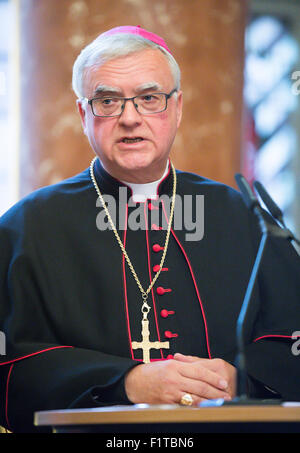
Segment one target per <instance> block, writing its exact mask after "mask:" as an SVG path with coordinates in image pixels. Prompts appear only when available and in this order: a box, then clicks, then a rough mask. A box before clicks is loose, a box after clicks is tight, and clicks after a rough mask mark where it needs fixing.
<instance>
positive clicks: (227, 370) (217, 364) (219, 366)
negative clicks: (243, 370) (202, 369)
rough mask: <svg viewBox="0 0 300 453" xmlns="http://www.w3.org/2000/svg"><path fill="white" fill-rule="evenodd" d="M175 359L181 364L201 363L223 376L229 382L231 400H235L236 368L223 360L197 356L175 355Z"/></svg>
mask: <svg viewBox="0 0 300 453" xmlns="http://www.w3.org/2000/svg"><path fill="white" fill-rule="evenodd" d="M174 359H175V360H178V361H180V362H186V363H193V362H199V361H200V362H201V363H202V365H203V366H206V367H208V369H210V370H212V371H215V372H216V373H218V374H220V375H221V376H223V378H224V379H225V380H226V381H227V383H228V387H227V389H226V390H227V393H228V394H229V396H230V398H234V397H235V396H236V368H235V367H234V366H233V365H231V364H230V363H228V362H226V361H225V360H223V359H202V358H199V357H195V356H187V355H183V354H179V353H177V354H175V355H174Z"/></svg>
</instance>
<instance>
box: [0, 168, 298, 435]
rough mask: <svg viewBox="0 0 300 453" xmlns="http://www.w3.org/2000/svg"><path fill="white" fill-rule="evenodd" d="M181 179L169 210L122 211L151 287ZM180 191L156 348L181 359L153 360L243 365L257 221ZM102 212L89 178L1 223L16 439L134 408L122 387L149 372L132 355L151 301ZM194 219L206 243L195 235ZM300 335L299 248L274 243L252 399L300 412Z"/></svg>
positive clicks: (162, 279) (150, 206) (258, 309)
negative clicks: (295, 406)
mask: <svg viewBox="0 0 300 453" xmlns="http://www.w3.org/2000/svg"><path fill="white" fill-rule="evenodd" d="M95 173H96V178H97V181H98V184H99V186H100V188H101V191H102V193H103V194H106V195H107V194H108V195H110V196H113V197H115V198H116V199H118V197H120V193H121V192H120V191H119V189H120V188H121V189H122V190H124V185H122V184H121V183H120V182H118V181H117V180H115V179H114V178H112V177H111V176H110V175H108V174H107V173H106V172H105V171H104V170H103V168H102V167H101V166H100V163H99V161H97V162H96V165H95ZM172 179H173V178H172V173H171V172H169V174H168V175H167V177H166V178H165V179H164V180H163V181H162V182H161V183H160V186H159V189H158V194H159V195H164V196H165V201H161V200H160V198H159V197H157V199H156V200H151V201H150V200H147V202H145V203H140V204H138V205H135V206H131V205H130V204H129V205H128V204H127V202H126V201H127V199H128V198H129V197H130V195H131V193H130V191H128V194H127V196H128V198H125V202H122V203H120V206H119V205H117V206H116V209H115V212H113V213H112V214H113V218H114V220H115V222H116V224H117V226H118V231H119V234H120V238H121V240H122V242H123V244H124V245H125V247H126V250H127V252H128V255H129V257H130V259H131V261H132V263H133V265H134V268H135V269H136V272H137V274H138V277H139V279H140V281H141V284H142V285H143V287H144V288H147V287H148V285H149V282H150V279H153V277H154V275H155V272H156V271H157V270H156V269H157V267H155V266H157V265H158V264H159V263H160V260H161V256H162V248H163V246H164V241H165V235H166V229H165V225H166V221H165V217H166V216H168V214H169V207H168V206H166V203H167V198H168V197H167V196H166V195H171V193H172ZM177 183H178V185H177V194H178V195H177V198H178V199H177V200H176V203H177V208H178V209H177V210H176V211H175V215H176V216H177V217H176V219H175V218H174V228H173V229H172V232H171V235H170V243H169V248H168V251H167V255H166V261H165V263H164V266H163V271H162V272H161V274H160V276H159V279H158V280H157V282H156V283H155V285H154V287H153V290H152V291H151V293H150V296H149V305H150V306H151V310H150V313H149V321H150V339H151V341H157V340H159V341H169V344H170V348H169V349H168V350H167V349H160V350H154V349H153V350H151V359H153V360H162V359H171V358H172V355H173V354H174V353H175V352H181V353H182V354H191V355H195V356H199V357H206V358H215V357H220V358H223V359H224V360H227V361H229V362H231V363H234V359H235V355H236V336H235V335H236V321H237V317H238V315H239V312H240V309H241V304H242V302H243V299H244V295H245V291H246V288H247V284H248V281H249V277H250V273H251V270H252V266H253V263H254V260H255V256H256V253H257V249H258V245H259V241H260V236H261V234H260V231H259V228H258V225H257V221H256V219H255V218H254V217H253V216H252V214H251V213H249V212H248V210H247V209H246V207H245V206H244V204H243V202H242V200H241V197H240V195H239V194H238V193H237V192H236V191H235V190H234V189H232V188H230V187H227V186H224V185H222V184H219V183H215V182H213V181H209V180H207V179H205V178H202V177H200V176H198V175H194V174H191V173H185V172H180V171H177ZM122 194H123V192H122ZM122 196H123V195H122ZM108 198H109V197H108ZM108 198H107V200H108V201H107V202H108V205H109V199H108ZM162 198H163V197H162ZM111 200H112V198H111ZM191 200H192V204H191ZM181 202H182V209H183V210H184V206H187V210H186V218H187V216H190V214H191V212H193V219H190V221H189V222H185V220H184V219H182V226H183V228H181V225H180V215H179V214H178V213H179V211H180V209H179V207H180V206H179V204H180V203H181ZM203 202H204V211H203V212H202V210H201V209H200V207H201V203H202V206H203ZM110 206H111V208H112V210H113V205H112V204H110ZM103 212H104V211H103V209H102V207H101V205H100V204H99V199H98V201H97V194H96V192H95V189H94V187H93V184H92V182H91V179H90V175H89V170H88V169H87V170H85V171H83V172H82V173H81V174H79V175H77V176H75V177H73V178H70V179H68V180H66V181H64V182H62V183H59V184H57V185H54V186H50V187H47V188H43V189H40V190H38V191H36V192H34V193H33V194H31V195H29V196H28V197H26V198H25V199H23V200H21V201H20V202H19V203H17V204H16V205H15V206H14V207H13V208H11V209H10V210H9V211H8V212H7V213H6V214H5V215H4V216H2V218H1V220H0V241H1V242H0V243H1V260H0V291H1V292H0V330H1V331H2V332H4V333H5V339H6V354H5V355H1V356H0V359H1V362H2V363H1V366H0V379H1V382H0V424H2V425H5V426H7V427H8V428H9V429H11V430H13V431H15V432H18V431H30V430H33V429H34V426H33V414H34V412H35V411H40V410H51V409H64V408H70V407H95V406H99V405H111V404H122V403H124V404H129V401H128V400H127V398H126V395H125V392H124V386H123V378H124V375H125V374H126V372H127V371H128V370H130V369H131V368H132V367H133V366H135V365H137V364H139V363H142V351H141V350H133V349H132V345H131V342H132V341H140V340H141V319H142V313H141V304H142V302H141V300H142V299H141V294H140V291H139V289H138V287H137V284H136V282H135V280H134V278H133V276H132V274H131V272H130V270H129V267H128V265H127V263H126V261H125V259H124V256H123V255H122V252H121V249H120V247H119V245H118V243H117V241H116V238H115V236H114V234H113V232H112V230H111V229H109V228H106V229H104V228H103V223H104V222H105V221H107V219H106V218H105V216H104V215H103ZM201 213H202V214H201ZM203 213H204V216H203ZM114 214H116V215H115V216H114ZM201 216H202V217H201ZM163 219H164V220H163ZM192 220H193V222H194V225H196V224H197V222H198V224H199V225H200V226H199V225H198V227H199V229H200V230H201V228H202V233H203V234H202V235H201V234H200V235H199V234H198V237H197V235H196V234H195V236H187V234H189V233H190V234H192V233H193V232H192V231H189V229H190V228H191V225H192V223H191V222H192ZM201 222H202V223H201ZM101 225H102V226H101ZM132 225H139V226H140V228H138V229H136V231H133V229H134V227H133V226H132ZM142 225H143V227H142ZM145 225H147V226H148V228H145ZM200 230H199V231H200ZM198 233H199V232H198ZM200 233H201V231H200ZM200 236H201V237H200ZM202 236H203V237H202ZM195 238H196V239H197V240H194V239H195ZM299 330H300V259H299V256H298V255H297V253H296V251H295V250H294V248H293V247H292V246H291V245H289V244H288V243H287V241H284V240H283V239H269V240H268V243H267V248H266V252H265V256H264V260H263V265H262V268H261V272H260V275H259V279H258V282H257V285H256V288H255V293H254V297H253V299H252V301H251V309H250V312H249V315H248V317H247V324H246V331H245V341H246V343H247V347H246V351H247V355H246V357H247V370H248V375H249V382H248V384H249V393H250V394H251V395H252V396H264V397H265V396H271V397H273V396H274V395H275V394H274V393H272V392H270V393H268V392H269V390H266V387H267V388H268V389H271V390H272V391H274V392H276V395H277V396H278V397H281V398H283V399H286V400H300V386H299V378H300V355H298V352H300V351H299V348H298V345H297V341H296V340H295V336H297V335H299ZM2 337H3V335H2ZM2 352H3V351H2Z"/></svg>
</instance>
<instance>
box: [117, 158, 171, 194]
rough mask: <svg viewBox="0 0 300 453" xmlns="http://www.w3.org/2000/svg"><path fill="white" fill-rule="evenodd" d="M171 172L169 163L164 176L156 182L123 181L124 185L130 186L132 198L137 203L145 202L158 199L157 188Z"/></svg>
mask: <svg viewBox="0 0 300 453" xmlns="http://www.w3.org/2000/svg"><path fill="white" fill-rule="evenodd" d="M168 171H169V162H167V165H166V167H165V171H164V173H163V174H162V176H161V177H160V178H159V179H157V180H156V181H151V182H147V183H132V182H129V181H122V182H123V183H124V184H126V185H127V186H129V187H130V188H131V190H132V198H133V201H135V202H144V201H145V200H146V199H147V198H148V199H149V198H150V199H153V198H157V188H158V186H159V183H160V182H161V181H162V180H163V179H164V178H165V176H166V175H167V174H168Z"/></svg>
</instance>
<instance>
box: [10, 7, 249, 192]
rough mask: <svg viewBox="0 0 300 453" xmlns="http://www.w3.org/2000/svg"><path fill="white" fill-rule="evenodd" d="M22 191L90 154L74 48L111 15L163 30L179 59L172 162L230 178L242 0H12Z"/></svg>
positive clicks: (235, 163) (237, 127)
mask: <svg viewBox="0 0 300 453" xmlns="http://www.w3.org/2000/svg"><path fill="white" fill-rule="evenodd" d="M19 5H20V6H19V8H20V56H21V57H20V58H21V61H20V67H21V87H20V88H21V90H20V92H21V126H20V129H21V139H20V190H21V195H25V194H26V193H28V192H30V191H32V190H34V189H36V188H38V187H41V186H44V185H48V184H52V183H55V182H57V181H60V180H62V179H64V178H67V177H69V176H71V175H73V174H75V173H77V172H79V171H81V170H82V169H84V168H86V167H87V166H88V164H89V162H90V159H91V157H92V156H93V153H92V151H91V150H90V147H89V144H88V141H87V139H86V137H85V136H84V135H83V133H82V128H81V123H80V119H79V116H78V114H77V109H76V97H75V95H74V93H73V91H72V88H71V76H72V65H73V62H74V60H75V58H76V56H77V54H78V53H79V51H80V50H81V48H82V47H83V46H84V45H85V44H87V43H88V42H90V41H91V40H92V39H93V38H94V37H96V36H97V35H98V34H99V33H101V32H102V31H104V30H106V29H108V28H110V27H114V26H117V25H125V24H130V25H132V24H134V25H135V24H136V25H138V24H139V25H141V26H142V27H144V28H147V29H149V30H151V31H153V32H155V33H158V34H161V35H162V36H164V38H165V39H166V41H167V43H168V45H169V47H170V48H171V49H172V51H173V53H174V56H175V57H176V59H177V60H178V62H179V64H180V66H181V68H182V89H183V92H184V116H183V121H182V125H181V127H180V130H179V132H178V136H177V138H176V140H175V143H174V147H173V150H172V159H173V162H174V164H175V165H176V167H177V168H180V169H183V170H188V171H193V172H197V173H200V174H202V175H203V176H206V177H209V178H213V179H217V180H219V181H222V182H225V183H227V184H230V185H233V184H234V178H233V175H234V173H235V172H236V171H239V169H240V151H241V140H242V139H241V136H242V135H241V134H242V111H243V100H242V90H243V64H244V30H245V23H246V16H247V10H246V5H247V1H245V0H222V1H220V0H201V1H199V0H188V1H184V0H165V1H162V0H152V1H151V2H150V1H148V0H101V2H100V1H99V0H85V1H84V0H38V1H37V0H19Z"/></svg>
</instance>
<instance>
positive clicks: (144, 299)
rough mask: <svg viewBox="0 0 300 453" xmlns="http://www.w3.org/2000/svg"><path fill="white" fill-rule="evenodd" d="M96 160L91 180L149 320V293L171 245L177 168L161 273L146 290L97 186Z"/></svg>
mask: <svg viewBox="0 0 300 453" xmlns="http://www.w3.org/2000/svg"><path fill="white" fill-rule="evenodd" d="M96 159H97V157H95V158H94V159H93V160H92V162H91V164H90V176H91V180H92V182H93V184H94V187H95V189H96V192H97V194H98V196H99V198H100V201H101V203H102V206H103V209H104V211H105V213H106V215H107V218H108V221H109V223H110V226H111V229H112V230H113V232H114V235H115V237H116V240H117V242H118V244H119V246H120V248H121V250H122V253H123V255H124V257H125V259H126V261H127V264H128V266H129V269H130V270H131V273H132V275H133V277H134V279H135V281H136V283H137V285H138V287H139V290H140V292H141V294H142V299H143V305H142V313H143V317H144V319H146V318H147V314H148V313H149V311H150V306H149V305H148V304H147V298H148V294H149V292H150V291H151V289H152V287H153V285H154V284H155V282H156V280H157V279H158V277H159V275H160V273H161V270H162V268H163V264H164V261H165V258H166V254H167V249H168V245H169V239H170V232H171V225H172V221H173V216H174V207H175V196H176V184H177V179H176V171H175V168H174V166H173V164H172V162H171V168H172V172H173V192H172V203H171V210H170V218H169V224H168V229H167V234H166V239H165V244H164V251H163V254H162V258H161V261H160V264H159V266H160V267H159V271H158V272H157V273H156V275H155V277H154V279H153V280H152V282H151V283H150V285H149V287H148V288H147V290H144V288H143V287H142V285H141V282H140V280H139V278H138V276H137V274H136V272H135V269H134V267H133V265H132V262H131V260H130V258H129V256H128V254H127V252H126V250H125V247H124V245H123V243H122V241H121V238H120V236H119V234H118V231H117V229H116V227H115V225H114V222H113V220H112V218H111V215H110V213H109V211H108V209H107V206H106V204H105V202H104V199H103V196H102V194H101V191H100V189H99V186H98V184H97V181H96V178H95V175H94V163H95V161H96Z"/></svg>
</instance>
